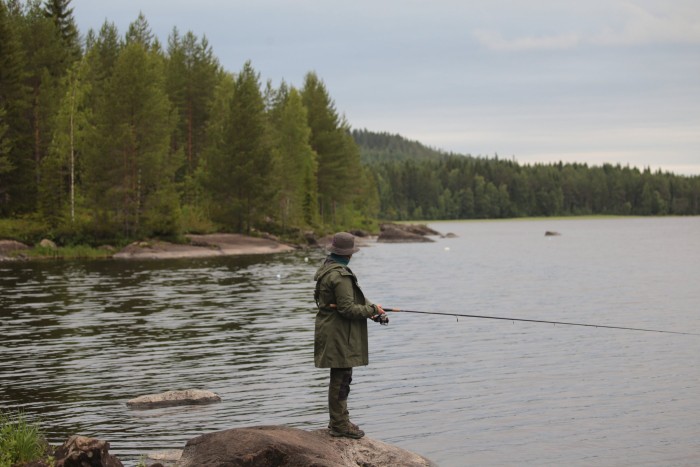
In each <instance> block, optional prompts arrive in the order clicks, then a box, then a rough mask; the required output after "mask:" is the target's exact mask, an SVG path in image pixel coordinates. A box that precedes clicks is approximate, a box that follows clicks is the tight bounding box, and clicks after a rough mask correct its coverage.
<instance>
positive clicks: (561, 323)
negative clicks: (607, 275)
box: [382, 307, 700, 336]
mask: <svg viewBox="0 0 700 467" xmlns="http://www.w3.org/2000/svg"><path fill="white" fill-rule="evenodd" d="M382 309H383V310H384V311H390V312H394V313H419V314H422V315H442V316H455V317H457V321H459V318H480V319H498V320H503V321H522V322H526V323H546V324H554V325H557V324H560V325H562V326H585V327H589V328H606V329H624V330H626V331H644V332H662V333H665V334H684V335H686V336H700V334H696V333H694V332H680V331H664V330H660V329H645V328H630V327H624V326H607V325H603V324H586V323H570V322H565V321H546V320H542V319H525V318H506V317H502V316H486V315H467V314H462V313H445V312H439V311H416V310H402V309H400V308H385V307H382Z"/></svg>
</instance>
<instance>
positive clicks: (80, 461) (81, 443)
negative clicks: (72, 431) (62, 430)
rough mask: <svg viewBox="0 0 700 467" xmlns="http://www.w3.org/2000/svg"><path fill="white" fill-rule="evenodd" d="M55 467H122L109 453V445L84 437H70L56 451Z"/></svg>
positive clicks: (105, 442)
mask: <svg viewBox="0 0 700 467" xmlns="http://www.w3.org/2000/svg"><path fill="white" fill-rule="evenodd" d="M54 459H55V463H54V464H53V465H54V466H55V467H85V466H89V467H124V464H122V463H121V461H120V460H119V459H117V458H116V457H114V456H113V455H111V454H110V453H109V443H108V442H107V441H102V440H99V439H95V438H87V437H85V436H71V437H70V438H68V441H66V442H65V443H63V445H62V446H61V447H59V448H58V449H56V452H55V454H54Z"/></svg>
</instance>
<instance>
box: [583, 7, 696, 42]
mask: <svg viewBox="0 0 700 467" xmlns="http://www.w3.org/2000/svg"><path fill="white" fill-rule="evenodd" d="M671 5H673V6H675V8H664V7H663V6H659V7H658V8H656V9H654V10H652V9H651V8H643V7H641V6H639V5H637V4H635V3H632V2H625V3H623V4H622V8H621V10H623V11H624V14H625V16H626V18H625V21H624V24H623V25H622V27H620V28H611V27H606V28H605V29H603V30H602V31H600V32H598V33H597V34H596V35H594V36H593V37H591V38H590V40H589V42H590V43H592V44H595V45H622V46H629V45H643V44H653V43H665V44H700V16H699V15H698V8H697V7H696V6H695V7H687V6H686V7H685V8H683V7H681V8H678V5H674V3H673V2H670V3H669V6H671Z"/></svg>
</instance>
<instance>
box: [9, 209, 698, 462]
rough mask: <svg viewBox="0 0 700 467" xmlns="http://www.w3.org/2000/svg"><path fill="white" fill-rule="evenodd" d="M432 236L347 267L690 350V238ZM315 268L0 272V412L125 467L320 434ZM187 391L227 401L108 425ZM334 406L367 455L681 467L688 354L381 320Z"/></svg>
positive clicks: (596, 229) (381, 281)
mask: <svg viewBox="0 0 700 467" xmlns="http://www.w3.org/2000/svg"><path fill="white" fill-rule="evenodd" d="M430 225H431V226H432V227H433V228H435V229H436V230H438V231H440V232H443V233H447V232H453V233H455V234H457V235H458V238H444V239H443V238H436V242H435V243H425V244H374V245H371V246H368V247H367V248H364V249H363V250H362V251H361V252H360V253H358V254H357V255H356V256H355V257H353V260H352V262H351V264H350V266H351V267H352V269H353V270H354V271H355V273H356V274H357V275H358V277H359V279H360V284H361V285H362V287H363V290H364V291H365V293H366V295H367V296H368V297H369V298H370V299H372V300H373V301H375V302H377V303H381V304H383V305H385V306H392V307H398V308H405V309H412V310H422V311H436V312H446V313H466V314H479V315H494V316H504V317H515V318H524V319H541V320H553V321H570V322H580V323H590V324H602V325H611V326H630V327H638V328H652V329H662V330H670V331H680V332H692V333H700V279H699V276H700V218H697V217H693V218H650V219H646V218H644V219H640V218H631V219H594V220H590V219H570V220H517V221H487V222H450V223H448V222H445V223H434V224H430ZM546 230H554V231H558V232H560V233H561V236H556V237H545V236H544V233H545V231H546ZM307 259H308V262H307V261H306V260H307ZM322 259H323V254H322V252H317V251H314V252H298V253H291V254H280V255H272V256H246V257H230V258H217V259H197V260H168V261H123V262H121V261H92V262H31V263H12V264H11V263H0V336H1V337H0V404H1V406H2V408H3V409H11V410H16V409H22V410H24V412H25V413H26V415H27V416H28V417H29V418H30V419H32V420H41V424H42V427H43V428H44V430H45V431H46V432H47V433H48V437H49V439H50V441H51V442H52V443H56V444H58V443H61V442H63V441H64V440H65V439H66V438H67V437H68V436H69V435H72V434H82V435H87V436H93V437H98V438H101V439H105V440H108V441H109V442H110V444H111V449H110V452H112V453H114V454H116V455H117V456H119V457H120V458H121V459H122V460H123V461H125V463H126V464H127V465H134V464H135V463H136V462H138V460H139V456H140V455H141V454H144V453H147V452H152V451H161V450H167V449H182V448H183V447H184V445H185V443H186V441H187V440H188V439H190V438H192V437H194V436H197V435H199V434H203V433H207V432H211V431H216V430H223V429H228V428H235V427H245V426H252V425H267V424H284V425H289V426H293V427H298V428H304V429H318V428H322V427H325V426H326V424H327V422H328V416H327V412H326V384H327V370H318V369H315V368H314V367H313V323H314V303H313V298H312V295H313V287H314V283H313V279H312V278H313V273H314V271H315V269H316V267H317V265H318V263H319V262H320V261H321V260H322ZM188 388H198V389H208V390H212V391H214V392H216V393H218V394H219V395H220V396H221V397H222V399H223V401H222V402H221V403H218V404H213V405H205V406H191V407H171V408H163V409H156V410H130V409H127V408H126V406H125V402H126V401H127V400H128V399H130V398H133V397H136V396H139V395H143V394H150V393H158V392H163V391H167V390H175V389H188ZM349 406H350V410H351V416H352V418H353V420H354V421H355V422H356V423H358V424H359V425H361V426H362V428H363V429H364V430H365V431H366V433H367V435H368V436H370V437H372V438H375V439H379V440H382V441H385V442H388V443H392V444H395V445H398V446H401V447H404V448H406V449H409V450H412V451H415V452H418V453H420V454H422V455H425V456H426V457H428V458H430V459H432V460H434V461H435V462H437V463H438V464H439V465H441V466H468V465H475V466H492V465H493V466H504V465H505V466H522V465H536V466H542V465H557V466H560V465H567V466H589V465H603V466H640V465H646V466H660V465H663V466H691V465H692V466H697V465H700V336H688V335H677V334H663V333H651V332H636V331H624V330H613V329H603V328H588V327H572V326H561V325H557V326H553V325H549V324H534V323H523V322H511V321H500V320H488V319H474V318H460V319H459V320H457V319H456V318H454V317H447V316H431V315H420V314H398V313H394V314H391V323H390V325H389V326H379V325H377V324H375V323H370V365H369V366H367V367H361V368H356V370H355V373H354V382H353V386H352V392H351V394H350V399H349Z"/></svg>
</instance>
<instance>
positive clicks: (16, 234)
mask: <svg viewBox="0 0 700 467" xmlns="http://www.w3.org/2000/svg"><path fill="white" fill-rule="evenodd" d="M47 231H48V226H47V225H46V224H45V223H43V222H40V221H37V220H35V219H31V218H20V219H0V239H5V238H6V239H10V240H16V241H18V242H22V243H29V244H34V243H36V242H38V241H40V240H41V239H42V238H43V237H44V236H45V235H46V232H47Z"/></svg>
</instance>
